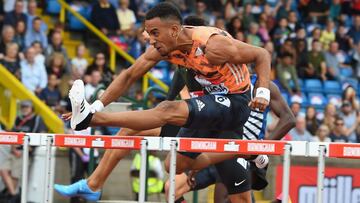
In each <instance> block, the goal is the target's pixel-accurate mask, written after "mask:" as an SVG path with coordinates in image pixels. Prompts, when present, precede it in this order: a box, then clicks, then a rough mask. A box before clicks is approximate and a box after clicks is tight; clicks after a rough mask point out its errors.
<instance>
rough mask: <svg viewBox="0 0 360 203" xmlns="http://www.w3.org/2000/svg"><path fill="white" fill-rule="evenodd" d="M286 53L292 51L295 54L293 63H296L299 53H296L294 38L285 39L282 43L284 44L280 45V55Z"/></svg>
mask: <svg viewBox="0 0 360 203" xmlns="http://www.w3.org/2000/svg"><path fill="white" fill-rule="evenodd" d="M285 53H290V54H291V55H292V56H293V62H292V64H293V65H295V61H296V59H297V55H296V49H295V46H294V43H293V40H291V39H286V40H285V41H284V43H283V44H282V46H281V47H280V50H279V52H278V55H279V56H280V55H283V54H285Z"/></svg>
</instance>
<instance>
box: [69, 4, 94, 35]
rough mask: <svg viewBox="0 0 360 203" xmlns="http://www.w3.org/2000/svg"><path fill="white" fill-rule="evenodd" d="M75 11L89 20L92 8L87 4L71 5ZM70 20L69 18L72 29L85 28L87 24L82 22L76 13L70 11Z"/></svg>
mask: <svg viewBox="0 0 360 203" xmlns="http://www.w3.org/2000/svg"><path fill="white" fill-rule="evenodd" d="M71 7H72V8H73V9H74V10H75V11H77V12H79V14H80V15H82V16H83V17H84V18H86V19H87V20H89V19H90V8H89V7H86V6H79V5H72V6H71ZM68 20H69V24H68V25H69V29H71V30H85V29H86V27H85V25H84V24H83V23H82V22H80V21H79V20H78V19H77V18H76V17H75V16H74V15H72V14H71V13H68Z"/></svg>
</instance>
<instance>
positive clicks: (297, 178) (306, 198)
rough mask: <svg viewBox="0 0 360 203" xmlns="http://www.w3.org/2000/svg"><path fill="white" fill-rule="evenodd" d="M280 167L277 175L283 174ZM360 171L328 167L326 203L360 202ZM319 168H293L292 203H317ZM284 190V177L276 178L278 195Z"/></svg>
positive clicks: (326, 171) (326, 174) (325, 191)
mask: <svg viewBox="0 0 360 203" xmlns="http://www.w3.org/2000/svg"><path fill="white" fill-rule="evenodd" d="M282 171H283V167H282V165H279V166H278V167H277V169H276V174H283V173H282ZM359 174H360V169H350V168H335V167H326V169H325V179H324V193H323V199H324V201H323V202H324V203H353V202H360V175H359ZM316 183H317V167H313V166H291V169H290V198H291V201H292V203H315V202H316V197H317V195H316V191H317V186H316ZM281 190H282V175H277V176H276V195H278V194H280V193H281Z"/></svg>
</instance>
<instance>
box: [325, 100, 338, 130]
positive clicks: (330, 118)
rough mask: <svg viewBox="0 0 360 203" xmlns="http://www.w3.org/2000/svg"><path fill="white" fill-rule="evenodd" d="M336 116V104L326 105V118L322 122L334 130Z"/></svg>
mask: <svg viewBox="0 0 360 203" xmlns="http://www.w3.org/2000/svg"><path fill="white" fill-rule="evenodd" d="M335 116H336V107H335V105H334V104H331V103H329V104H328V105H326V107H325V111H324V119H323V120H322V123H323V124H325V125H327V126H328V127H329V129H330V131H332V130H333V129H334V127H335V126H334V124H335Z"/></svg>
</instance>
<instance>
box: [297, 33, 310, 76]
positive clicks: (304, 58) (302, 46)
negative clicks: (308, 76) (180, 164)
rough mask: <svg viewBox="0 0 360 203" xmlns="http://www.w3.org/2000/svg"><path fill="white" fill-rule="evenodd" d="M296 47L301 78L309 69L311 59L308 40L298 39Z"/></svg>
mask: <svg viewBox="0 0 360 203" xmlns="http://www.w3.org/2000/svg"><path fill="white" fill-rule="evenodd" d="M295 47H296V56H297V57H296V71H297V75H298V76H299V77H300V78H305V73H306V71H307V70H309V59H308V53H307V50H306V41H305V40H301V39H300V40H297V41H296V42H295Z"/></svg>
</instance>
